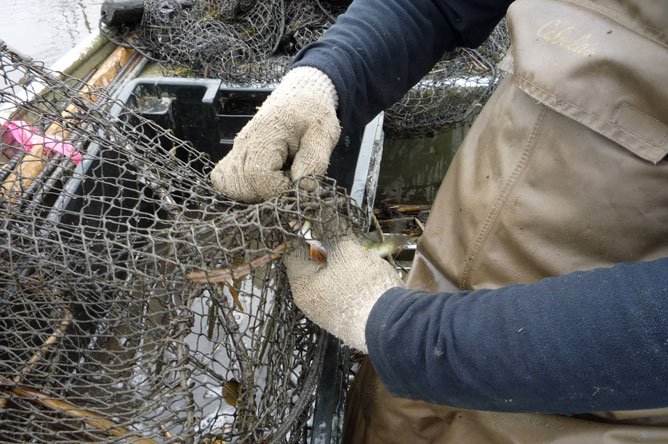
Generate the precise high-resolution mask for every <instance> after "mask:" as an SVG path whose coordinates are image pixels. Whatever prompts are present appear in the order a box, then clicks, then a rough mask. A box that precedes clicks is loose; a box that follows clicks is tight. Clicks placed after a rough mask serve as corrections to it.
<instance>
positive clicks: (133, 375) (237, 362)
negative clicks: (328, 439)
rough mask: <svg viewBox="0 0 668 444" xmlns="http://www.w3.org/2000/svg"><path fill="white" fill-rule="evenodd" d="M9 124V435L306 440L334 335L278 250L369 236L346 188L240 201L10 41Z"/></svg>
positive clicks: (5, 213) (4, 421)
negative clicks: (295, 297)
mask: <svg viewBox="0 0 668 444" xmlns="http://www.w3.org/2000/svg"><path fill="white" fill-rule="evenodd" d="M0 127H1V128H2V129H1V130H0V134H1V136H2V165H1V167H2V169H1V170H0V179H1V181H0V212H1V213H2V217H1V218H0V225H1V227H2V230H1V232H0V236H2V244H1V245H2V247H1V248H0V256H1V259H0V260H1V262H0V295H1V298H2V300H1V301H0V441H1V442H34V443H54V442H91V441H92V442H134V443H144V444H149V443H167V442H173V443H177V442H198V443H222V442H226V443H230V442H244V443H245V442H254V443H265V442H272V443H273V442H300V440H303V439H304V437H305V436H306V434H307V433H308V432H307V427H305V424H306V423H307V421H308V419H309V417H310V416H311V414H312V409H313V399H314V393H315V391H316V382H317V378H318V375H319V373H320V369H321V365H322V357H323V353H324V352H323V350H324V347H323V341H324V339H323V338H324V334H321V332H320V331H319V329H317V327H315V326H313V325H312V324H310V323H309V322H308V321H307V320H306V319H305V318H304V317H303V315H301V314H300V313H299V311H298V310H296V309H295V307H294V306H293V303H292V301H291V298H290V297H289V290H288V286H287V280H286V276H285V273H284V270H283V268H282V265H281V254H282V253H283V252H284V251H286V250H288V249H289V248H290V245H291V243H294V242H295V241H296V239H298V238H299V237H300V236H302V234H303V232H304V231H305V230H309V229H311V230H322V224H327V226H328V227H331V224H333V223H340V224H341V225H342V226H347V225H349V224H352V225H353V226H354V227H355V229H357V230H359V229H361V227H362V225H363V221H364V217H363V216H364V215H363V213H362V211H361V210H360V209H359V208H358V207H355V206H354V205H353V203H352V202H351V201H350V199H349V198H348V197H347V196H346V195H345V194H344V193H342V192H341V190H340V189H338V188H337V187H336V185H335V183H333V181H331V180H326V179H320V180H319V181H318V182H317V187H316V189H315V191H313V192H305V191H302V190H301V189H300V188H299V187H295V188H294V189H293V190H290V191H288V192H286V193H284V194H282V195H281V196H279V197H277V198H275V199H273V200H271V201H268V202H265V203H263V204H258V205H242V204H239V203H236V202H233V201H231V200H229V199H227V198H225V197H224V196H221V195H219V194H217V193H216V192H215V191H213V189H212V187H211V184H210V182H209V179H208V173H209V171H210V170H211V168H212V166H213V165H212V162H211V160H210V159H209V158H208V157H207V156H205V155H203V154H202V153H201V152H200V151H198V150H197V149H196V147H193V146H192V145H191V144H190V143H186V142H183V141H181V140H179V139H177V138H176V137H174V136H173V135H172V134H171V132H170V131H168V130H165V129H163V128H161V127H159V126H157V125H156V124H155V123H153V122H151V121H149V120H146V119H144V118H142V117H141V116H140V115H138V114H136V113H135V112H133V111H132V110H130V109H127V108H124V107H122V106H120V105H119V104H117V103H114V102H113V100H112V99H111V98H110V97H109V96H108V95H107V94H106V93H104V92H103V91H99V90H88V91H87V90H86V89H85V88H83V89H82V83H81V82H80V81H77V80H76V79H73V78H67V77H65V76H62V75H60V76H59V75H57V74H56V73H53V72H50V71H48V70H47V69H45V68H44V67H43V66H42V65H41V64H39V63H36V62H32V61H28V60H26V59H24V58H23V57H21V56H20V55H19V54H17V53H15V52H13V51H11V50H10V49H8V48H7V47H6V46H4V45H0ZM28 150H29V152H28ZM299 232H301V233H302V234H299Z"/></svg>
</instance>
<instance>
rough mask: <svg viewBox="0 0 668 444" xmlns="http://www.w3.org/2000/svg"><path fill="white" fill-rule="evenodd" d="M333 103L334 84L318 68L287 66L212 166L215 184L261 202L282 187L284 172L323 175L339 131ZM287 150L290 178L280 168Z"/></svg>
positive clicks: (335, 100)
mask: <svg viewBox="0 0 668 444" xmlns="http://www.w3.org/2000/svg"><path fill="white" fill-rule="evenodd" d="M337 104H338V96H337V94H336V89H335V87H334V84H333V83H332V81H331V80H330V79H329V77H327V75H326V74H325V73H323V72H322V71H320V70H318V69H316V68H312V67H306V66H305V67H297V68H295V69H293V70H292V71H290V72H288V73H287V74H286V75H285V77H283V80H282V81H281V83H280V84H279V85H278V87H276V89H275V90H274V91H273V92H272V93H271V95H270V96H269V97H268V98H267V99H266V100H265V102H264V103H263V104H262V106H261V107H260V109H259V110H258V112H257V114H256V115H255V117H254V118H253V119H252V120H251V121H250V122H248V123H247V124H246V126H244V128H243V129H242V130H241V131H240V132H239V134H238V135H237V137H236V138H235V139H234V147H233V148H232V150H231V151H230V152H229V153H228V154H227V156H225V158H224V159H222V160H221V161H220V162H218V165H216V167H215V168H214V170H213V171H212V172H211V180H212V181H213V184H214V186H215V187H216V189H218V191H220V192H222V193H223V194H225V195H227V196H229V197H231V198H233V199H236V200H240V201H243V202H261V201H263V200H267V199H269V198H271V197H274V196H276V195H278V194H280V193H281V192H282V191H284V190H285V189H287V188H288V187H289V185H290V180H289V178H291V179H292V180H296V179H298V178H300V177H302V176H305V175H308V174H316V175H324V174H325V173H326V172H327V166H328V165H329V157H330V155H331V153H332V150H333V149H334V146H336V143H337V141H338V140H339V136H340V133H341V128H340V127H339V121H338V118H337V117H336V107H337ZM288 156H290V157H294V160H293V162H292V167H291V168H290V174H289V178H288V174H287V172H284V171H281V169H282V168H283V165H284V164H285V161H286V160H287V158H288ZM306 182H307V181H303V184H302V185H304V183H306Z"/></svg>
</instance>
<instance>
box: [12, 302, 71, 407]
mask: <svg viewBox="0 0 668 444" xmlns="http://www.w3.org/2000/svg"><path fill="white" fill-rule="evenodd" d="M71 319H72V314H71V313H70V311H69V310H68V309H65V318H64V319H63V320H62V321H61V322H60V326H59V327H58V328H57V329H56V331H55V332H53V334H52V335H51V336H49V337H48V338H47V340H46V341H44V344H42V346H41V347H40V349H39V350H37V353H35V354H34V355H33V356H32V358H30V360H29V361H28V365H26V366H25V367H23V369H22V370H21V372H20V373H19V374H18V375H16V376H15V377H14V384H20V383H21V382H23V378H24V377H25V376H26V375H27V374H28V372H30V371H31V370H32V369H33V368H34V367H35V365H36V364H37V361H39V360H40V359H42V356H43V355H44V353H46V351H47V350H48V349H49V346H51V344H55V343H56V341H58V338H59V337H61V336H63V335H64V334H65V331H66V330H67V328H68V327H69V326H70V320H71ZM0 378H1V376H0ZM7 399H8V398H2V399H0V409H2V408H4V407H5V405H6V404H7Z"/></svg>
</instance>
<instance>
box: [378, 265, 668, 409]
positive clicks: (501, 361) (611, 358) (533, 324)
mask: <svg viewBox="0 0 668 444" xmlns="http://www.w3.org/2000/svg"><path fill="white" fill-rule="evenodd" d="M366 339H367V345H368V348H369V356H370V358H371V362H372V363H373V365H374V367H375V369H376V371H377V372H378V374H379V376H380V378H381V380H382V381H383V383H384V384H385V386H386V387H387V389H388V390H389V391H390V393H392V394H394V395H396V396H401V397H405V398H413V399H420V400H425V401H428V402H432V403H438V404H445V405H450V406H453V407H459V408H467V409H477V410H492V411H503V412H540V413H559V414H573V413H582V412H592V411H607V410H630V409H631V410H633V409H647V408H659V407H668V258H664V259H659V260H656V261H653V262H638V263H628V264H620V265H617V266H615V267H613V268H609V269H597V270H593V271H587V272H576V273H572V274H569V275H566V276H561V277H555V278H548V279H544V280H542V281H540V282H537V283H535V284H530V285H512V286H508V287H503V288H500V289H497V290H478V291H471V292H460V293H454V294H449V293H441V294H427V293H424V292H418V291H408V290H403V289H399V288H395V289H392V290H389V291H387V292H386V293H385V294H384V295H383V296H382V297H381V298H380V299H379V300H378V302H377V303H376V304H375V306H374V307H373V310H372V311H371V315H370V317H369V320H368V323H367V327H366Z"/></svg>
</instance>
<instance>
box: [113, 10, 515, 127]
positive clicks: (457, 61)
mask: <svg viewBox="0 0 668 444" xmlns="http://www.w3.org/2000/svg"><path fill="white" fill-rule="evenodd" d="M349 3H350V1H345V0H263V1H254V0H245V1H244V0H236V1H234V0H187V1H186V0H145V4H144V14H143V18H142V22H141V24H140V26H139V27H138V29H137V28H135V27H120V28H110V27H105V26H104V24H103V23H102V24H101V29H102V31H103V33H104V34H105V35H107V36H108V37H109V38H110V39H112V40H113V41H116V42H125V44H130V45H132V46H133V47H136V48H138V49H139V50H141V51H142V52H145V53H148V52H150V54H151V56H152V57H154V58H155V59H156V60H158V61H160V62H161V63H162V64H164V65H165V66H167V67H169V69H170V70H171V71H172V72H175V73H177V74H179V75H184V76H191V77H208V78H219V79H223V80H224V81H227V82H235V83H243V84H248V83H252V84H254V83H257V84H269V83H275V82H278V81H280V79H281V77H282V76H283V74H284V73H285V70H286V68H287V66H288V64H289V62H290V60H291V59H292V57H293V56H294V55H296V54H297V52H298V51H299V50H300V49H302V48H303V47H304V46H306V45H307V44H309V43H311V42H314V41H316V40H318V39H319V38H320V37H321V36H322V35H323V34H324V32H325V31H326V30H327V29H328V28H329V27H330V26H331V25H332V24H333V23H334V22H335V19H336V16H337V15H339V14H341V13H342V12H344V10H345V8H346V6H347V4H349ZM509 46H510V36H509V33H508V29H507V27H506V24H505V21H504V22H502V23H500V24H499V26H498V27H497V28H496V29H495V30H494V32H493V33H492V35H491V36H490V37H489V38H488V39H487V41H486V42H485V43H484V44H483V45H482V46H481V47H480V48H478V49H476V50H472V49H458V50H456V51H454V52H452V53H448V54H446V55H445V56H444V58H443V60H442V61H441V62H439V63H438V64H437V65H436V66H435V67H434V68H433V69H432V70H431V72H430V73H429V74H427V76H425V77H424V78H423V79H422V80H421V81H420V82H419V83H418V84H417V85H415V86H414V87H413V88H412V89H411V90H410V91H409V92H408V93H407V94H406V96H405V97H403V98H402V99H401V100H399V101H398V102H397V103H396V104H394V105H393V106H392V107H390V108H389V109H388V110H387V115H386V119H385V130H386V131H387V132H388V133H389V134H390V135H391V136H396V137H409V136H422V135H431V134H435V133H439V132H443V131H446V130H448V129H451V128H453V127H456V126H459V125H462V124H464V123H466V122H471V121H472V120H473V118H474V117H475V115H477V112H478V111H479V110H480V108H481V107H482V105H483V104H484V102H485V101H486V100H487V98H488V97H489V96H490V95H491V93H492V92H493V90H494V88H495V87H496V85H497V84H498V81H499V79H500V75H499V72H498V71H497V69H496V65H497V63H498V62H499V61H500V59H501V58H502V57H503V55H504V54H505V53H506V51H507V49H508V47H509Z"/></svg>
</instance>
